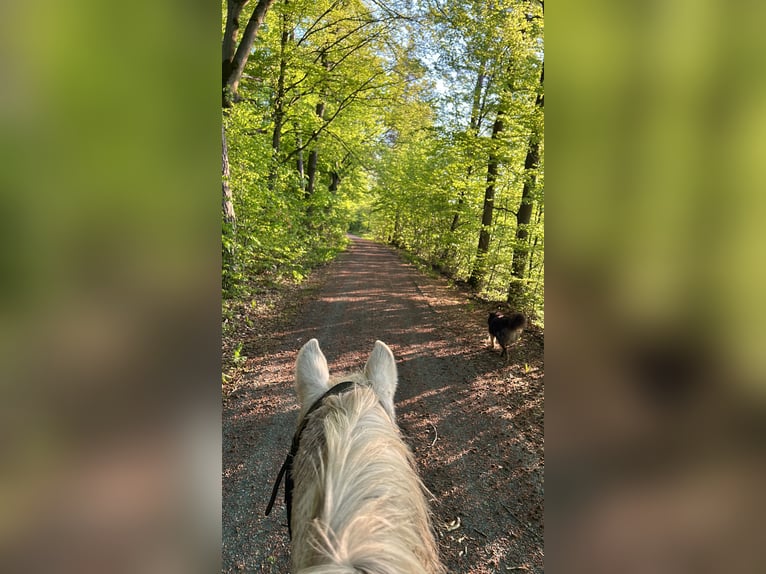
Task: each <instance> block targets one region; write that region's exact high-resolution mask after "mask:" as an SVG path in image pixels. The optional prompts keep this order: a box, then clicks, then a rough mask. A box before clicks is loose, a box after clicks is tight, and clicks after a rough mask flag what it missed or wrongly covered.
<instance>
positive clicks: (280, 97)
mask: <svg viewBox="0 0 766 574" xmlns="http://www.w3.org/2000/svg"><path fill="white" fill-rule="evenodd" d="M290 36H291V30H289V27H288V25H287V16H286V15H283V16H282V37H281V39H280V42H279V75H278V76H277V91H276V94H275V95H274V114H273V119H274V131H273V132H272V136H271V148H272V149H273V150H274V157H275V158H276V157H278V155H279V149H280V147H281V145H282V124H283V123H284V118H285V110H284V105H285V73H286V71H287V55H286V52H287V43H288V42H289V41H290Z"/></svg>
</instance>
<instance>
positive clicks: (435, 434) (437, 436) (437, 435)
mask: <svg viewBox="0 0 766 574" xmlns="http://www.w3.org/2000/svg"><path fill="white" fill-rule="evenodd" d="M428 424H429V425H431V426H432V427H433V429H434V440H433V441H431V446H433V445H435V444H436V439H437V438H439V433H438V432H436V426H434V424H433V423H428ZM428 448H431V447H430V446H429V447H428Z"/></svg>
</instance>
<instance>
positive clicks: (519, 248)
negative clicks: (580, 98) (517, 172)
mask: <svg viewBox="0 0 766 574" xmlns="http://www.w3.org/2000/svg"><path fill="white" fill-rule="evenodd" d="M544 78H545V67H544V66H543V68H542V69H541V70H540V92H539V93H538V94H537V99H536V101H535V106H536V107H538V108H539V109H541V110H542V109H543V106H544V103H545V96H544V94H543V82H544ZM539 166H540V133H539V132H538V130H537V129H535V131H534V132H533V133H532V136H531V137H530V138H529V147H528V148H527V156H526V158H525V159H524V189H523V190H522V192H521V202H520V204H519V209H518V211H517V212H516V245H515V247H514V249H513V261H512V262H511V282H510V284H509V285H508V296H507V301H508V302H509V303H514V302H516V301H518V300H519V299H521V298H523V296H524V278H525V277H526V269H527V262H528V259H529V230H528V226H529V222H530V221H531V219H532V210H533V203H534V198H533V197H532V193H533V192H534V190H535V188H536V187H537V170H538V168H539Z"/></svg>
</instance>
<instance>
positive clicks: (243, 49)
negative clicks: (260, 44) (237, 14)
mask: <svg viewBox="0 0 766 574" xmlns="http://www.w3.org/2000/svg"><path fill="white" fill-rule="evenodd" d="M273 3H274V0H258V4H256V6H255V9H254V10H253V14H252V15H251V16H250V20H248V22H247V26H246V27H245V31H244V33H243V34H242V40H241V41H240V43H239V46H238V47H237V51H236V52H235V54H234V58H233V59H232V62H231V65H230V72H229V74H228V75H227V76H226V77H224V78H223V91H224V94H223V104H224V106H230V105H232V103H234V102H236V101H237V100H238V99H239V95H238V93H237V91H238V90H239V82H240V80H241V79H242V73H243V72H244V71H245V64H247V58H248V56H249V55H250V51H251V50H252V49H253V44H254V43H255V38H256V36H257V35H258V30H259V29H260V27H261V24H263V19H264V18H265V17H266V12H267V11H268V10H269V8H271V5H272V4H273ZM227 25H228V22H227Z"/></svg>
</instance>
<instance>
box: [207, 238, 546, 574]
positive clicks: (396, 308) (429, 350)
mask: <svg viewBox="0 0 766 574" xmlns="http://www.w3.org/2000/svg"><path fill="white" fill-rule="evenodd" d="M244 309H245V308H244V307H243V309H242V311H241V312H242V313H247V317H242V316H240V317H239V322H240V323H241V324H243V325H244V324H246V323H249V327H246V328H244V329H243V330H238V331H237V333H238V336H239V337H243V340H240V341H239V342H240V343H242V345H243V346H242V351H241V354H242V356H243V357H242V358H241V359H240V360H239V365H238V366H237V367H236V368H234V369H233V370H231V371H230V372H231V376H230V377H229V378H228V379H227V381H226V382H225V383H224V387H223V549H222V553H223V572H227V573H235V572H274V573H276V572H289V546H290V541H289V538H288V533H287V527H286V524H287V522H286V517H285V508H284V504H283V503H282V491H280V495H279V497H278V499H277V500H278V502H277V504H276V505H275V507H274V510H273V511H272V513H271V515H270V516H264V509H265V508H266V504H267V503H268V500H269V496H270V494H271V489H272V485H273V482H274V479H275V478H276V476H277V472H278V471H279V468H280V466H281V464H282V462H283V460H284V457H285V455H286V453H287V451H288V450H289V447H290V441H291V438H292V434H293V432H294V428H295V422H296V417H297V412H298V404H297V400H296V398H295V393H294V390H293V368H294V364H295V359H296V356H297V353H298V350H299V349H300V347H301V346H302V345H303V344H304V343H305V342H306V341H308V340H309V339H311V338H312V337H316V338H317V339H318V340H319V343H320V346H321V348H322V350H323V352H324V354H325V355H326V356H327V360H328V363H329V365H330V373H331V374H340V373H342V372H344V371H351V370H359V369H361V368H362V367H363V366H364V363H365V362H366V360H367V357H368V356H369V353H370V351H371V350H372V347H373V344H374V342H375V340H376V339H380V340H382V341H384V342H385V343H387V344H388V345H389V347H390V348H391V350H392V351H393V353H394V356H395V357H396V360H397V367H398V371H399V386H398V389H397V393H396V397H395V402H396V410H397V417H398V422H399V425H400V427H401V429H402V432H403V434H404V437H405V440H406V442H407V443H408V444H409V445H410V447H411V448H412V450H413V452H414V453H415V458H416V460H417V465H418V470H419V472H420V474H421V477H422V479H423V482H424V483H425V485H426V486H427V487H428V489H429V490H430V491H431V493H433V495H434V500H432V501H431V508H432V510H433V514H434V526H435V529H436V533H437V538H438V542H439V550H440V554H441V557H442V559H443V561H444V563H445V565H446V566H447V568H448V570H449V571H450V572H455V573H458V572H461V573H472V574H484V573H497V572H516V571H522V572H533V573H542V572H543V571H544V565H543V563H544V551H543V528H544V519H543V506H544V486H543V475H544V452H543V451H544V443H543V410H544V408H543V407H544V405H543V390H544V389H543V381H544V372H543V333H542V332H541V330H540V329H537V328H535V327H534V326H530V328H529V329H528V330H526V331H525V332H524V334H523V335H522V337H521V340H520V341H519V342H518V343H517V344H516V346H514V347H512V348H511V350H510V361H509V362H508V363H506V361H505V359H504V358H503V359H501V358H500V349H499V347H498V348H496V349H495V350H494V351H492V350H490V349H489V347H488V340H487V332H486V330H487V329H486V325H487V313H488V311H489V310H494V309H495V306H490V305H489V304H487V303H483V302H481V301H478V300H476V299H475V298H472V297H471V296H470V293H468V292H464V291H459V290H457V289H455V288H453V287H450V286H449V285H448V283H447V281H446V280H444V279H442V278H439V277H432V276H428V275H424V274H423V273H421V272H420V271H418V270H417V269H416V268H415V267H414V266H412V265H409V264H406V263H403V262H402V260H401V259H400V258H399V257H398V255H397V254H396V252H395V251H393V250H391V249H389V248H387V247H385V246H382V245H379V244H376V243H373V242H370V241H366V240H363V239H358V238H354V239H353V242H352V244H351V245H350V246H349V249H348V250H347V251H346V252H344V253H342V254H341V255H340V256H339V257H338V258H337V259H336V260H335V261H333V262H332V263H330V264H329V265H327V266H325V267H324V268H322V269H321V270H319V271H317V272H315V273H314V274H313V275H312V278H311V279H310V280H309V281H308V283H307V284H306V285H304V286H302V287H299V288H293V289H292V290H291V291H290V292H289V293H287V295H286V296H285V294H284V293H282V294H281V295H279V296H276V295H275V296H274V297H263V298H261V300H260V301H259V300H258V298H256V303H255V304H254V305H250V306H247V307H246V309H247V311H245V310H244ZM232 345H233V342H232V340H231V338H230V337H228V338H227V337H225V338H224V352H225V353H226V351H227V347H228V349H229V350H231V347H232ZM458 521H459V522H458Z"/></svg>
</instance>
